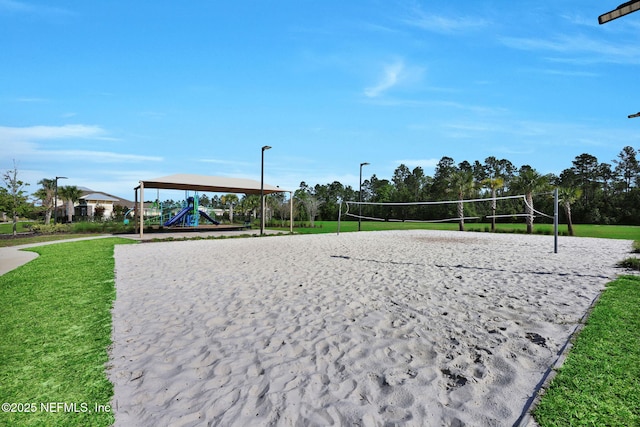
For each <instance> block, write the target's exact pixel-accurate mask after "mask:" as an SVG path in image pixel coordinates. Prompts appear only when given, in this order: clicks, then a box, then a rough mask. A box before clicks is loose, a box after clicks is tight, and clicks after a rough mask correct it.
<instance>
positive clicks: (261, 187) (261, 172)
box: [260, 145, 271, 236]
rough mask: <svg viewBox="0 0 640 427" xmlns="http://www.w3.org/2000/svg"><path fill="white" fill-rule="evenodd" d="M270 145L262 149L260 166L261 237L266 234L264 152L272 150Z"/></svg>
mask: <svg viewBox="0 0 640 427" xmlns="http://www.w3.org/2000/svg"><path fill="white" fill-rule="evenodd" d="M270 148H271V147H269V146H268V145H265V146H264V147H262V163H261V165H260V235H261V236H262V235H263V234H264V152H265V151H266V150H268V149H270Z"/></svg>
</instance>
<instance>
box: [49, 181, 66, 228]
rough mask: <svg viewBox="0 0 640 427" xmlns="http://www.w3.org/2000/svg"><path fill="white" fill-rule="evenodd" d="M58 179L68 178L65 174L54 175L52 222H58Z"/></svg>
mask: <svg viewBox="0 0 640 427" xmlns="http://www.w3.org/2000/svg"><path fill="white" fill-rule="evenodd" d="M59 179H69V178H67V177H66V176H56V192H55V196H54V201H53V224H54V225H55V224H57V223H58V180H59Z"/></svg>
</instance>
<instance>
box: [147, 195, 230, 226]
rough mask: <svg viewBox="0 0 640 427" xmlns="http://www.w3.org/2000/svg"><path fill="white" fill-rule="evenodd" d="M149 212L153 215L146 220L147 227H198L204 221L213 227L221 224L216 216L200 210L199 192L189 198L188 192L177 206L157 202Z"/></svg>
mask: <svg viewBox="0 0 640 427" xmlns="http://www.w3.org/2000/svg"><path fill="white" fill-rule="evenodd" d="M149 211H151V215H150V216H147V217H146V218H145V221H144V223H145V225H156V226H164V227H198V226H200V225H202V220H206V221H208V222H209V223H211V224H213V225H220V222H219V221H217V220H216V219H215V214H213V217H212V215H210V214H208V213H207V212H205V211H204V210H202V209H201V208H200V206H199V197H198V193H197V192H196V193H195V194H194V195H193V196H189V193H188V192H187V193H186V196H185V200H184V201H183V202H182V203H177V204H175V203H172V204H164V203H161V202H158V201H157V200H156V201H155V202H154V203H153V205H152V207H151V208H150V209H149Z"/></svg>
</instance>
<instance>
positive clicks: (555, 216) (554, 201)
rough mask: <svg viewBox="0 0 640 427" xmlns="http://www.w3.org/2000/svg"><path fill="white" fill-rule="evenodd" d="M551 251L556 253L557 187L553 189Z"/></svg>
mask: <svg viewBox="0 0 640 427" xmlns="http://www.w3.org/2000/svg"><path fill="white" fill-rule="evenodd" d="M553 253H554V254H557V253H558V187H556V189H555V190H553Z"/></svg>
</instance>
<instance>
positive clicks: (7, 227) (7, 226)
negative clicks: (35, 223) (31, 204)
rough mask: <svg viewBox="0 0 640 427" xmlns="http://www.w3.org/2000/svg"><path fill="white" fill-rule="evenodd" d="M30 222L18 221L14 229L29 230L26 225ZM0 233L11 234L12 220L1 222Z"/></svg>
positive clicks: (21, 231)
mask: <svg viewBox="0 0 640 427" xmlns="http://www.w3.org/2000/svg"><path fill="white" fill-rule="evenodd" d="M29 224H31V223H30V222H20V221H19V222H18V223H17V224H16V231H17V232H18V233H24V232H27V231H29V229H28V228H27V225H29ZM0 234H13V223H12V222H3V223H1V224H0Z"/></svg>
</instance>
